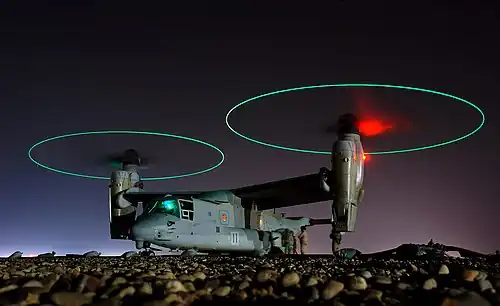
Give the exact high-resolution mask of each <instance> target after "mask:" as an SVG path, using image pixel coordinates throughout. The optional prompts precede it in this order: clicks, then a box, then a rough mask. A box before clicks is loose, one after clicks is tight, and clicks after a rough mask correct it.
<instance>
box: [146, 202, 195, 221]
mask: <svg viewBox="0 0 500 306" xmlns="http://www.w3.org/2000/svg"><path fill="white" fill-rule="evenodd" d="M146 212H147V214H148V215H150V214H155V213H158V214H167V215H172V216H175V217H177V218H180V219H184V220H190V221H193V220H194V205H193V201H192V200H191V199H180V198H174V197H168V198H164V199H160V200H156V201H154V202H152V203H151V204H149V205H148V207H147V209H146Z"/></svg>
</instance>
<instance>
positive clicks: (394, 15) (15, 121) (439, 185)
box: [0, 1, 500, 255]
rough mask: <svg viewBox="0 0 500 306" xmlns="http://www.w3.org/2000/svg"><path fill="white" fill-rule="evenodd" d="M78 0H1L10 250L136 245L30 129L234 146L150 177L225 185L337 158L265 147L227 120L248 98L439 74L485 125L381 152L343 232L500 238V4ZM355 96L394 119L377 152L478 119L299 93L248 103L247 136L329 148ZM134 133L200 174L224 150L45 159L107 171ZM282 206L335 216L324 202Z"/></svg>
mask: <svg viewBox="0 0 500 306" xmlns="http://www.w3.org/2000/svg"><path fill="white" fill-rule="evenodd" d="M14 2H16V3H17V4H15V5H14V4H12V3H14ZM73 2H77V1H70V2H68V6H56V5H52V6H50V7H49V6H46V5H44V3H45V1H3V2H2V3H3V4H2V5H1V7H0V9H1V11H2V18H1V19H0V35H1V36H0V37H1V38H2V43H1V45H0V52H1V53H0V65H1V66H0V68H1V69H0V75H1V82H0V101H1V102H0V103H1V105H2V108H1V110H0V127H1V129H0V133H1V134H2V139H3V144H2V145H1V147H2V150H0V154H1V160H2V161H3V166H2V176H1V181H0V182H1V186H2V188H1V198H0V205H1V207H2V213H1V215H0V230H1V231H2V233H3V234H1V235H0V255H4V254H10V253H12V252H13V251H15V250H18V249H19V250H22V251H23V252H24V253H25V254H33V253H40V252H49V251H52V250H55V251H56V252H57V253H58V254H65V253H81V252H85V251H87V250H90V249H95V250H99V251H101V252H103V253H104V254H118V253H122V252H123V251H126V250H132V249H134V245H133V242H130V241H111V240H110V239H109V238H108V237H109V223H108V188H107V184H108V183H107V182H106V181H104V180H88V179H83V178H75V177H69V176H64V175H61V174H57V173H52V172H49V171H46V170H44V169H42V168H39V167H37V166H36V165H34V164H33V163H31V161H30V160H29V159H28V155H27V152H28V149H29V148H30V147H31V145H33V144H34V143H35V142H37V141H39V140H42V139H44V138H47V137H51V136H56V135H60V134H64V133H72V132H81V131H96V130H119V129H126V130H142V131H158V132H165V133H173V134H179V135H184V136H189V137H194V138H198V139H201V140H204V141H207V142H210V143H212V144H214V145H216V146H218V147H220V148H221V149H223V150H224V152H225V154H226V161H225V163H224V164H223V165H222V166H221V167H220V168H218V169H216V170H215V171H213V172H211V173H208V174H203V175H200V176H195V177H190V178H184V179H179V180H169V181H163V182H145V189H146V190H148V191H175V190H211V189H225V188H233V187H240V186H246V185H251V184H258V183H262V182H266V181H272V180H279V179H283V178H287V177H293V176H300V175H305V174H310V173H317V171H318V170H319V168H320V167H322V166H327V167H330V163H329V161H330V159H329V156H326V155H311V154H303V153H294V152H286V151H280V150H276V149H272V148H267V147H261V146H259V145H256V144H253V143H250V142H247V141H245V140H244V139H241V138H239V137H238V136H236V135H235V134H233V133H231V132H230V131H229V129H228V128H227V127H226V125H225V121H224V119H225V114H226V112H227V111H228V110H229V109H230V108H231V107H232V106H233V105H235V104H237V103H238V102H240V101H242V100H244V99H247V98H250V97H252V96H254V95H258V94H261V93H265V92H269V91H273V90H277V89H283V88H290V87H297V86H304V85H316V84H333V83H382V84H384V83H385V84H396V85H397V84H400V85H408V86H417V87H423V88H429V89H435V90H439V91H443V92H447V93H451V94H454V95H457V96H460V97H463V98H465V99H467V100H470V101H472V102H474V103H476V104H477V105H479V106H480V107H481V108H482V109H483V111H484V112H485V114H486V124H485V126H484V128H483V129H482V130H481V131H480V132H479V133H477V134H476V135H474V136H472V137H471V138H469V139H467V140H465V141H463V142H460V143H457V144H452V145H450V146H447V147H444V148H438V149H434V150H430V151H426V152H417V153H408V154H401V155H390V156H372V157H371V158H370V159H369V160H368V161H367V169H366V179H365V182H366V183H365V189H366V196H365V199H364V202H363V203H362V207H361V209H360V212H359V215H358V223H357V230H356V232H355V233H351V234H347V235H346V236H344V237H345V238H344V246H346V247H356V248H358V249H360V250H361V251H364V252H370V251H378V250H382V249H386V248H390V247H395V246H398V245H399V244H401V243H408V242H414V243H425V242H427V241H428V240H429V239H431V238H433V239H434V241H436V242H440V243H445V244H451V245H457V246H461V247H465V248H470V249H474V250H477V251H482V252H492V251H494V250H495V249H500V238H499V236H498V235H496V234H495V232H497V229H498V225H497V223H498V220H499V217H500V203H499V201H498V178H497V176H498V171H499V170H500V168H499V167H498V158H499V157H498V154H499V152H500V148H499V140H498V137H499V136H498V135H499V132H500V131H499V123H498V122H499V121H498V120H499V119H500V111H499V110H500V107H499V106H498V84H499V83H500V77H499V76H500V73H499V71H500V63H499V60H498V54H500V45H499V44H498V31H499V30H500V14H499V11H498V10H497V9H495V8H494V7H488V6H486V5H484V4H483V5H482V8H475V7H465V6H464V7H454V8H453V7H452V8H450V7H449V6H446V7H445V6H443V7H439V6H436V5H434V6H433V7H424V6H423V5H421V6H411V5H406V4H405V7H403V6H402V7H394V6H389V5H388V4H385V5H378V6H373V5H368V6H367V5H365V4H364V2H368V1H344V2H340V1H338V2H335V1H332V2H335V3H336V4H335V5H333V4H331V6H330V7H324V6H321V5H315V6H311V7H307V6H297V7H292V8H285V7H284V6H278V5H276V6H274V7H273V6H272V5H271V6H270V5H267V4H266V5H265V6H263V5H260V4H259V3H258V2H253V3H256V4H254V5H253V6H252V5H247V6H245V7H244V6H241V7H234V6H233V7H224V6H217V5H211V6H210V7H208V6H206V4H200V5H186V6H185V7H174V6H162V7H160V6H158V7H152V6H151V7H150V6H140V5H138V4H135V5H132V4H131V5H127V4H123V3H128V2H121V3H122V4H119V2H113V3H111V2H108V1H99V3H100V4H99V5H95V6H92V5H89V4H87V5H86V6H83V5H82V6H74V7H70V6H69V3H73ZM91 2H92V1H90V2H89V3H91ZM96 2H97V1H96ZM9 3H11V4H9ZM106 3H109V5H107V4H106ZM200 3H201V2H200ZM377 3H378V2H377ZM405 3H406V2H405ZM347 111H356V112H357V114H361V115H360V116H363V117H366V118H368V117H377V118H382V119H383V120H385V121H387V122H389V123H390V124H392V125H394V126H393V128H392V129H391V130H390V131H389V132H387V133H385V134H383V135H381V136H377V137H371V138H368V137H367V138H366V141H365V148H366V150H367V151H374V150H390V149H402V148H407V147H412V146H422V145H428V144H432V143H436V142H440V141H443V140H447V139H450V138H456V137H458V136H461V135H463V134H466V133H467V132H468V131H470V130H472V129H474V127H476V126H477V125H478V124H479V123H480V120H481V117H480V115H479V114H478V113H477V112H476V111H475V110H474V109H472V108H471V107H469V106H467V105H465V104H462V103H458V102H456V101H453V100H451V99H448V98H444V97H436V96H432V95H430V94H425V93H414V92H406V91H402V90H390V89H376V88H372V89H363V90H361V89H355V88H345V89H338V88H330V89H318V90H311V91H304V92H300V93H289V94H285V95H280V96H275V97H270V98H266V99H263V100H259V101H258V102H255V103H251V104H248V105H246V106H244V107H242V108H241V109H238V110H237V111H236V112H235V113H234V115H233V116H232V117H231V118H232V124H233V126H234V127H235V128H237V129H238V130H239V131H241V132H244V133H246V134H248V135H249V136H251V137H254V138H257V139H260V140H263V141H268V142H276V143H278V144H282V145H288V146H294V147H300V148H309V149H318V150H323V151H326V150H330V148H331V145H332V142H333V141H334V136H333V135H331V134H327V133H325V132H324V131H325V127H326V126H328V125H329V124H330V123H332V122H333V120H335V119H336V117H337V116H338V115H340V114H341V113H344V112H347ZM129 147H134V148H136V149H137V150H138V151H139V153H141V154H143V155H147V156H149V157H151V158H154V159H155V160H156V161H155V167H154V168H153V169H150V170H147V171H144V172H143V173H142V174H143V175H144V176H154V175H174V174H179V173H183V172H187V171H196V170H200V169H202V168H205V167H207V166H209V165H213V164H215V163H216V162H217V160H218V155H217V153H216V152H215V151H213V150H211V149H208V148H205V147H203V146H200V145H197V144H191V143H185V142H182V141H179V140H174V139H163V138H159V137H144V136H118V135H117V136H112V135H111V136H89V137H78V138H73V139H66V140H60V141H57V142H53V143H48V144H46V145H43V146H41V147H39V148H37V149H36V150H35V151H34V156H35V157H36V158H37V159H38V160H39V161H41V162H44V163H47V164H49V165H50V166H52V167H56V168H60V169H65V170H70V171H82V172H85V173H87V174H93V175H102V176H108V174H109V171H110V168H108V167H106V166H105V165H101V164H99V160H100V159H101V158H102V157H103V156H104V155H106V154H110V153H116V152H120V151H122V150H125V149H127V148H129ZM282 211H283V212H286V213H287V215H288V216H310V217H314V218H329V213H330V204H329V203H317V204H311V205H307V206H302V207H293V208H288V209H284V210H282ZM328 232H329V227H328V226H326V227H325V226H318V227H315V228H311V229H310V230H309V233H310V237H311V238H310V240H311V241H310V252H312V253H327V252H329V251H330V240H329V238H328Z"/></svg>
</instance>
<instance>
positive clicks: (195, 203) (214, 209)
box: [109, 114, 365, 256]
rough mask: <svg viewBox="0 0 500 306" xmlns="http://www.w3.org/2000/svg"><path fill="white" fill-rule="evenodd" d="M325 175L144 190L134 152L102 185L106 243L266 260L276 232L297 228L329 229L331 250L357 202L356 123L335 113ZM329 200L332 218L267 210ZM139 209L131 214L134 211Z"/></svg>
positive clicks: (360, 160)
mask: <svg viewBox="0 0 500 306" xmlns="http://www.w3.org/2000/svg"><path fill="white" fill-rule="evenodd" d="M335 131H336V134H337V140H336V141H335V143H334V144H333V149H332V155H331V162H332V165H331V170H328V169H327V168H321V169H320V171H319V173H316V174H310V175H305V176H300V177H294V178H289V179H285V180H281V181H275V182H269V183H265V184H260V185H254V186H248V187H242V188H236V189H229V190H216V191H200V192H162V193H147V192H143V184H142V182H141V180H140V176H139V173H138V169H139V168H140V166H141V165H143V164H144V161H143V160H141V158H140V157H139V155H138V153H137V152H136V151H135V150H132V149H130V150H127V151H126V152H125V154H124V155H123V156H122V157H121V159H120V162H121V169H120V170H117V171H114V172H113V173H112V174H111V182H110V185H109V192H110V196H109V201H110V232H111V239H129V240H133V241H135V243H136V248H137V249H139V250H141V252H142V254H145V255H154V252H153V250H155V249H154V248H153V247H152V246H153V245H157V246H161V247H164V248H169V249H179V250H197V251H199V252H204V253H240V254H249V255H250V254H251V255H258V256H262V255H266V254H270V253H273V252H281V251H283V241H282V238H283V232H284V231H285V230H291V231H293V232H294V233H297V232H298V231H299V230H300V228H301V227H302V226H312V225H315V224H325V223H327V224H331V225H332V230H331V235H330V238H331V239H332V251H333V252H334V253H335V252H336V251H337V250H338V249H339V246H340V242H341V237H342V236H341V235H342V234H343V233H345V232H352V231H354V229H355V224H356V216H357V212H358V206H359V204H360V203H361V200H362V197H363V194H364V191H363V176H364V157H365V156H364V153H363V147H362V144H361V139H360V133H359V131H358V128H357V119H356V117H355V116H354V115H352V114H345V115H343V116H341V117H340V118H339V120H338V122H337V125H336V128H335ZM323 201H332V214H331V218H327V219H322V220H313V219H309V218H285V217H283V216H282V215H280V214H275V213H273V210H274V209H276V208H281V207H289V206H295V205H302V204H308V203H316V202H323ZM139 205H142V208H143V212H142V214H140V215H137V207H138V206H139Z"/></svg>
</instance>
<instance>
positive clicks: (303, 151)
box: [226, 84, 486, 155]
mask: <svg viewBox="0 0 500 306" xmlns="http://www.w3.org/2000/svg"><path fill="white" fill-rule="evenodd" d="M328 87H381V88H393V89H404V90H412V91H420V92H426V93H430V94H433V95H439V96H443V97H448V98H451V99H454V100H457V101H459V102H462V103H465V104H467V105H469V106H471V107H472V108H474V109H475V110H476V111H478V112H479V114H480V115H481V123H480V124H479V125H478V126H477V127H476V128H474V130H472V131H471V132H469V133H467V134H465V135H462V136H460V137H457V138H455V139H452V140H447V141H443V142H439V143H435V144H431V145H427V146H422V147H416V148H408V149H398V150H391V151H378V152H366V153H365V154H367V155H383V154H397V153H408V152H415V151H422V150H428V149H434V148H437V147H443V146H446V145H449V144H452V143H454V142H458V141H460V140H464V139H465V138H467V137H470V136H472V135H473V134H475V133H476V132H477V131H479V130H480V129H481V128H482V127H483V125H484V122H485V120H486V117H485V115H484V113H483V111H482V110H481V109H480V108H479V107H478V106H477V105H475V104H474V103H472V102H470V101H467V100H465V99H463V98H460V97H457V96H454V95H451V94H447V93H443V92H439V91H435V90H430V89H424V88H418V87H409V86H400V85H385V84H325V85H312V86H303V87H295V88H288V89H282V90H277V91H273V92H268V93H265V94H261V95H258V96H255V97H252V98H250V99H247V100H245V101H243V102H240V103H238V104H236V105H235V106H233V107H232V108H231V109H230V110H229V111H228V112H227V114H226V125H227V127H228V128H229V129H230V130H231V131H232V132H233V133H235V134H236V135H238V136H240V137H242V138H244V139H246V140H248V141H251V142H254V143H257V144H260V145H263V146H267V147H271V148H275V149H280V150H287V151H294V152H301V153H312V154H323V155H330V154H332V153H331V152H330V151H319V150H308V149H299V148H292V147H285V146H280V145H276V144H272V143H267V142H263V141H260V140H257V139H253V138H250V137H248V136H245V135H243V134H242V133H240V132H238V131H236V130H235V129H234V128H233V127H232V126H231V125H230V124H229V116H230V115H231V113H232V112H234V111H235V110H236V109H237V108H238V107H240V106H243V105H245V104H248V103H250V102H252V101H256V100H258V99H262V98H265V97H269V96H274V95H279V94H283V93H286V92H292V91H301V90H308V89H316V88H328Z"/></svg>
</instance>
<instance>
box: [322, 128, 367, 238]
mask: <svg viewBox="0 0 500 306" xmlns="http://www.w3.org/2000/svg"><path fill="white" fill-rule="evenodd" d="M363 156H364V152H363V146H362V145H361V140H360V137H359V135H358V134H354V133H352V134H351V133H349V134H343V135H341V137H339V140H337V141H336V142H335V144H334V147H333V152H332V171H331V175H332V176H333V177H331V178H330V181H331V185H333V186H331V187H333V189H334V190H333V193H334V201H333V207H332V208H333V210H334V211H335V215H336V218H337V222H336V230H337V232H352V231H354V228H355V225H356V217H357V214H358V205H359V204H360V202H361V200H362V197H363V193H364V191H363V177H364V161H363Z"/></svg>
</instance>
